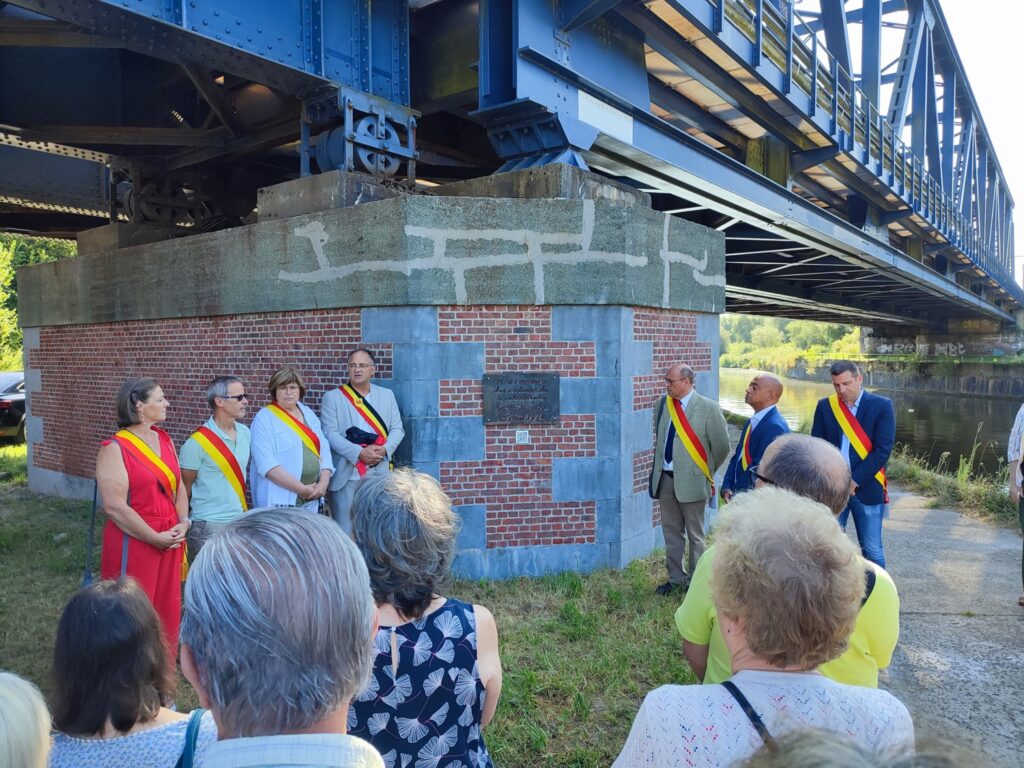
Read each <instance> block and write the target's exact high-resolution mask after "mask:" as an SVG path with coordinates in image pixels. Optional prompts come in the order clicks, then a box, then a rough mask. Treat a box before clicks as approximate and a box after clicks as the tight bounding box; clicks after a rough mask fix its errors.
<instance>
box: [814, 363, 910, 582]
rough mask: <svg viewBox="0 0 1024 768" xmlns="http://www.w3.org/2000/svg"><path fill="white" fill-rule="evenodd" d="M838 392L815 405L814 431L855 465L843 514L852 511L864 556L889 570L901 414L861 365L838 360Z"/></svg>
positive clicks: (835, 382) (835, 368)
mask: <svg viewBox="0 0 1024 768" xmlns="http://www.w3.org/2000/svg"><path fill="white" fill-rule="evenodd" d="M829 373H830V374H831V376H832V386H833V388H835V391H836V393H835V395H832V396H830V397H825V398H822V399H821V400H819V401H818V405H817V407H816V408H815V409H814V426H813V427H812V428H811V434H812V435H813V436H814V437H820V438H823V439H825V440H827V441H828V442H830V443H832V445H834V446H836V447H837V448H838V449H839V452H840V453H842V454H843V456H844V457H845V458H846V460H847V461H848V462H849V464H850V474H851V475H852V477H853V480H852V481H851V483H850V503H849V504H848V505H847V507H846V509H845V510H843V513H842V514H841V515H840V516H839V524H840V525H841V526H842V527H843V530H846V521H847V519H848V518H849V516H850V514H851V513H852V514H853V524H854V525H855V526H856V528H857V539H858V541H860V549H861V552H862V553H863V555H864V557H865V558H866V559H868V560H870V561H872V562H873V563H877V564H878V565H880V566H881V567H882V568H885V552H884V550H883V548H882V517H883V514H884V512H885V505H886V504H887V503H888V501H889V494H888V491H887V489H886V486H885V464H886V462H887V461H889V454H891V453H892V446H893V442H894V441H895V440H896V414H895V413H894V411H893V409H892V400H890V399H889V398H887V397H881V396H880V395H873V394H871V393H870V392H867V391H866V390H864V389H863V387H862V384H863V382H864V377H863V376H861V373H860V369H859V368H857V365H856V363H852V362H850V361H849V360H839V361H837V362H835V363H833V364H832V367H831V368H830V369H829Z"/></svg>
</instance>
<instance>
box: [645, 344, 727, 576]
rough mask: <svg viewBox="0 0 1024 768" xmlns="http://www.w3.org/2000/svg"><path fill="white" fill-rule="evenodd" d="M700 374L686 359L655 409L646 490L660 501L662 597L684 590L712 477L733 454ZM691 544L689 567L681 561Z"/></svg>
mask: <svg viewBox="0 0 1024 768" xmlns="http://www.w3.org/2000/svg"><path fill="white" fill-rule="evenodd" d="M695 384H696V374H695V373H694V372H693V368H691V367H690V366H688V365H686V364H685V363H677V364H676V365H673V366H672V367H671V368H669V369H668V371H667V372H666V374H665V397H663V398H662V399H661V400H659V401H658V405H657V406H656V407H655V409H654V430H655V435H656V437H655V440H654V467H653V468H652V470H651V477H650V479H649V481H648V493H649V494H650V496H651V498H652V499H658V501H660V502H661V530H662V532H663V533H664V534H665V566H666V568H667V569H668V581H666V582H665V583H664V584H661V585H659V586H658V588H657V593H658V594H659V595H668V594H671V593H672V592H674V591H676V590H677V589H686V588H687V586H688V585H689V583H690V574H692V573H693V569H694V568H695V567H696V566H697V561H698V560H699V559H700V556H701V555H702V554H704V510H705V507H706V506H707V502H708V499H713V498H714V497H715V481H714V475H715V472H717V471H718V468H719V467H720V466H722V464H723V463H725V460H726V458H727V457H728V456H729V428H728V426H726V423H725V416H723V415H722V409H721V408H720V407H719V406H718V403H716V402H715V401H714V400H710V399H709V398H706V397H704V396H703V395H699V394H697V391H696V389H695ZM687 540H689V543H690V555H689V568H688V569H687V568H685V567H684V565H683V554H684V552H685V549H686V542H687Z"/></svg>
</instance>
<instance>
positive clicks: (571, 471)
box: [551, 458, 619, 501]
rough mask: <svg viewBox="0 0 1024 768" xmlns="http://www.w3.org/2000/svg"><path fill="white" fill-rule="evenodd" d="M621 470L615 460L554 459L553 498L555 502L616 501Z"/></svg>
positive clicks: (552, 463) (552, 471)
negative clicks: (614, 499) (613, 499)
mask: <svg viewBox="0 0 1024 768" xmlns="http://www.w3.org/2000/svg"><path fill="white" fill-rule="evenodd" d="M618 469H619V463H618V461H617V460H616V459H608V458H596V459H555V460H554V461H552V462H551V497H552V499H553V500H554V501H589V500H591V499H597V500H600V499H611V498H615V497H616V496H617V495H618V490H619V471H618Z"/></svg>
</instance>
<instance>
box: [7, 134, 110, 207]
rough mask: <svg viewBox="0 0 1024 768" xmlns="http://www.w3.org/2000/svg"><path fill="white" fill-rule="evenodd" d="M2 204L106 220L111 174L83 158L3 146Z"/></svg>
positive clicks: (95, 163)
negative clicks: (104, 218)
mask: <svg viewBox="0 0 1024 768" xmlns="http://www.w3.org/2000/svg"><path fill="white" fill-rule="evenodd" d="M0 203H6V204H9V205H17V206H20V207H24V208H36V209H41V210H51V211H60V212H63V213H76V214H81V215H85V216H98V217H106V216H109V213H110V171H109V170H108V168H107V166H106V165H105V164H103V163H98V162H95V161H94V160H90V159H85V158H82V157H74V156H71V155H62V154H56V153H52V152H38V151H35V150H33V149H25V148H22V147H17V146H10V145H6V144H0Z"/></svg>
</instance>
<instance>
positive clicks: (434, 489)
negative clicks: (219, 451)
mask: <svg viewBox="0 0 1024 768" xmlns="http://www.w3.org/2000/svg"><path fill="white" fill-rule="evenodd" d="M352 526H353V537H354V538H355V541H356V544H357V545H358V546H359V548H360V550H361V551H362V553H363V556H364V557H365V558H366V563H367V566H368V568H369V571H370V582H371V585H372V587H373V593H374V599H375V600H376V601H377V607H378V609H379V610H380V624H381V626H380V629H379V630H378V631H377V635H376V637H375V639H374V647H375V649H376V656H375V658H374V665H373V675H372V677H371V678H370V684H369V685H368V686H367V688H366V689H365V690H364V691H362V692H361V693H360V694H359V695H357V696H356V698H355V700H353V702H352V704H351V705H350V708H349V718H348V731H349V733H350V734H351V735H353V736H358V737H360V738H362V739H365V740H366V741H369V742H370V743H371V744H373V746H374V747H376V748H377V750H378V751H379V752H380V753H381V756H382V757H383V758H384V764H385V765H386V766H388V768H493V763H492V761H491V757H490V755H489V754H488V752H487V747H486V745H485V744H484V738H483V733H482V728H483V727H484V726H485V725H486V724H487V723H488V722H490V720H491V717H492V716H493V715H494V711H495V709H496V707H497V704H498V697H499V695H500V694H501V661H500V658H499V655H498V630H497V626H496V624H495V622H494V617H493V616H492V615H491V613H490V611H488V610H487V609H486V608H484V607H482V606H479V605H470V604H468V603H463V602H461V601H459V600H455V599H452V598H445V597H443V596H441V594H440V591H441V587H442V585H443V583H444V582H445V581H446V580H447V578H448V577H449V575H450V570H449V569H450V567H451V562H452V559H453V557H454V555H455V538H456V535H457V533H458V526H457V523H456V517H455V514H454V513H453V512H452V509H451V504H450V502H449V500H448V497H447V496H445V494H444V492H443V491H442V490H441V488H440V486H439V485H438V484H437V481H435V480H434V479H433V478H432V477H430V476H428V475H424V474H420V473H418V472H414V471H412V470H408V469H400V470H397V471H395V472H392V473H386V474H380V475H374V476H369V477H367V478H366V479H365V480H364V481H363V482H362V484H361V485H360V487H359V490H358V491H357V492H356V495H355V499H354V500H353V504H352Z"/></svg>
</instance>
